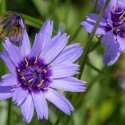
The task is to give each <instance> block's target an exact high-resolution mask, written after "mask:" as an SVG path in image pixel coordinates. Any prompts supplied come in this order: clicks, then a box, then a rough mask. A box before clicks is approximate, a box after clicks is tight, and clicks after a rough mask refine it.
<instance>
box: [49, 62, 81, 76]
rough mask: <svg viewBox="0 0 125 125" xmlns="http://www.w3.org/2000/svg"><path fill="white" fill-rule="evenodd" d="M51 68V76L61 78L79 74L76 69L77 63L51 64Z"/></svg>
mask: <svg viewBox="0 0 125 125" xmlns="http://www.w3.org/2000/svg"><path fill="white" fill-rule="evenodd" d="M51 69H52V77H53V78H63V77H69V76H73V75H76V74H79V73H78V72H77V71H76V70H78V69H79V65H77V64H71V65H65V64H62V65H57V66H52V67H51Z"/></svg>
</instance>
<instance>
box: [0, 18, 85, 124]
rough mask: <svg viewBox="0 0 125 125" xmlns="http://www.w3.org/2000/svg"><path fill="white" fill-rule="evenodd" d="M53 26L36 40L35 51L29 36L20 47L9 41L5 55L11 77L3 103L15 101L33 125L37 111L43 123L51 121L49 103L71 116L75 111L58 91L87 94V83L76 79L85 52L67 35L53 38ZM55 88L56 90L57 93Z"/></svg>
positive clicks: (0, 89) (0, 95) (2, 90)
mask: <svg viewBox="0 0 125 125" xmlns="http://www.w3.org/2000/svg"><path fill="white" fill-rule="evenodd" d="M52 30H53V22H51V21H49V20H48V21H46V23H45V24H44V26H43V27H42V29H41V30H40V32H39V33H38V34H36V36H35V41H34V44H33V47H32V49H31V48H30V41H29V38H28V35H27V32H26V31H25V32H24V37H23V40H22V43H21V46H20V47H17V46H15V45H13V44H11V42H10V41H9V39H6V40H5V43H3V46H4V48H5V51H4V52H3V53H2V54H1V57H2V59H3V60H4V62H5V63H6V65H7V67H8V69H9V70H10V73H9V74H6V75H4V76H3V77H2V83H1V86H0V100H2V99H6V98H10V97H12V100H13V102H14V103H16V104H17V105H18V106H20V107H21V112H22V114H23V119H24V120H25V121H26V122H28V123H29V122H30V121H31V119H32V116H33V112H34V107H35V109H36V112H37V115H38V118H39V119H43V118H45V119H48V106H47V102H46V99H47V100H49V101H50V102H52V103H53V104H54V105H56V106H57V107H58V108H59V109H60V110H62V111H63V112H65V113H66V114H68V115H70V113H71V111H73V110H74V108H73V106H72V105H71V103H70V102H69V101H68V100H67V99H66V98H65V97H64V96H63V95H62V94H60V93H59V92H57V91H56V90H55V89H60V90H66V91H71V92H83V91H85V89H86V87H85V83H86V82H84V81H81V80H78V79H76V78H73V77H72V76H73V75H76V74H78V70H79V65H77V64H73V62H74V61H76V60H77V59H78V58H79V56H80V55H81V54H82V52H83V50H82V48H81V47H80V45H79V44H78V43H76V44H72V45H69V46H67V47H65V46H66V44H67V41H68V38H69V36H67V34H66V33H64V34H61V33H60V31H59V32H58V34H57V35H55V36H54V37H52ZM53 88H54V89H53Z"/></svg>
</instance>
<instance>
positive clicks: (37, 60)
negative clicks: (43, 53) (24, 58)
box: [34, 56, 38, 64]
mask: <svg viewBox="0 0 125 125" xmlns="http://www.w3.org/2000/svg"><path fill="white" fill-rule="evenodd" d="M37 61H38V56H36V59H35V62H34V64H35V63H37Z"/></svg>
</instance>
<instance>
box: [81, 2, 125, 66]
mask: <svg viewBox="0 0 125 125" xmlns="http://www.w3.org/2000/svg"><path fill="white" fill-rule="evenodd" d="M104 3H105V0H99V6H98V9H99V10H101V8H102V6H103V5H104ZM97 18H98V14H89V15H88V16H87V18H86V21H84V22H82V25H83V27H84V28H85V30H86V31H87V32H89V33H91V31H92V29H93V26H94V25H95V22H96V20H97ZM95 34H97V35H103V37H102V39H101V42H103V44H104V45H105V46H106V51H105V54H104V59H103V62H104V63H105V64H107V65H108V66H111V65H113V64H114V63H115V62H116V61H117V59H118V58H119V56H120V54H121V52H125V1H124V0H110V2H109V5H108V6H107V8H106V10H105V12H104V15H103V18H102V20H101V22H100V24H99V26H98V28H97V30H96V33H95Z"/></svg>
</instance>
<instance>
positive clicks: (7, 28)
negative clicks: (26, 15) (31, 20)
mask: <svg viewBox="0 0 125 125" xmlns="http://www.w3.org/2000/svg"><path fill="white" fill-rule="evenodd" d="M24 30H25V26H24V23H23V20H22V17H21V15H20V14H18V13H16V12H11V11H10V12H6V13H5V14H3V15H2V16H0V38H1V39H5V38H6V37H8V38H9V39H10V40H11V42H17V41H18V42H19V41H21V40H22V37H23V34H24Z"/></svg>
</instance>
